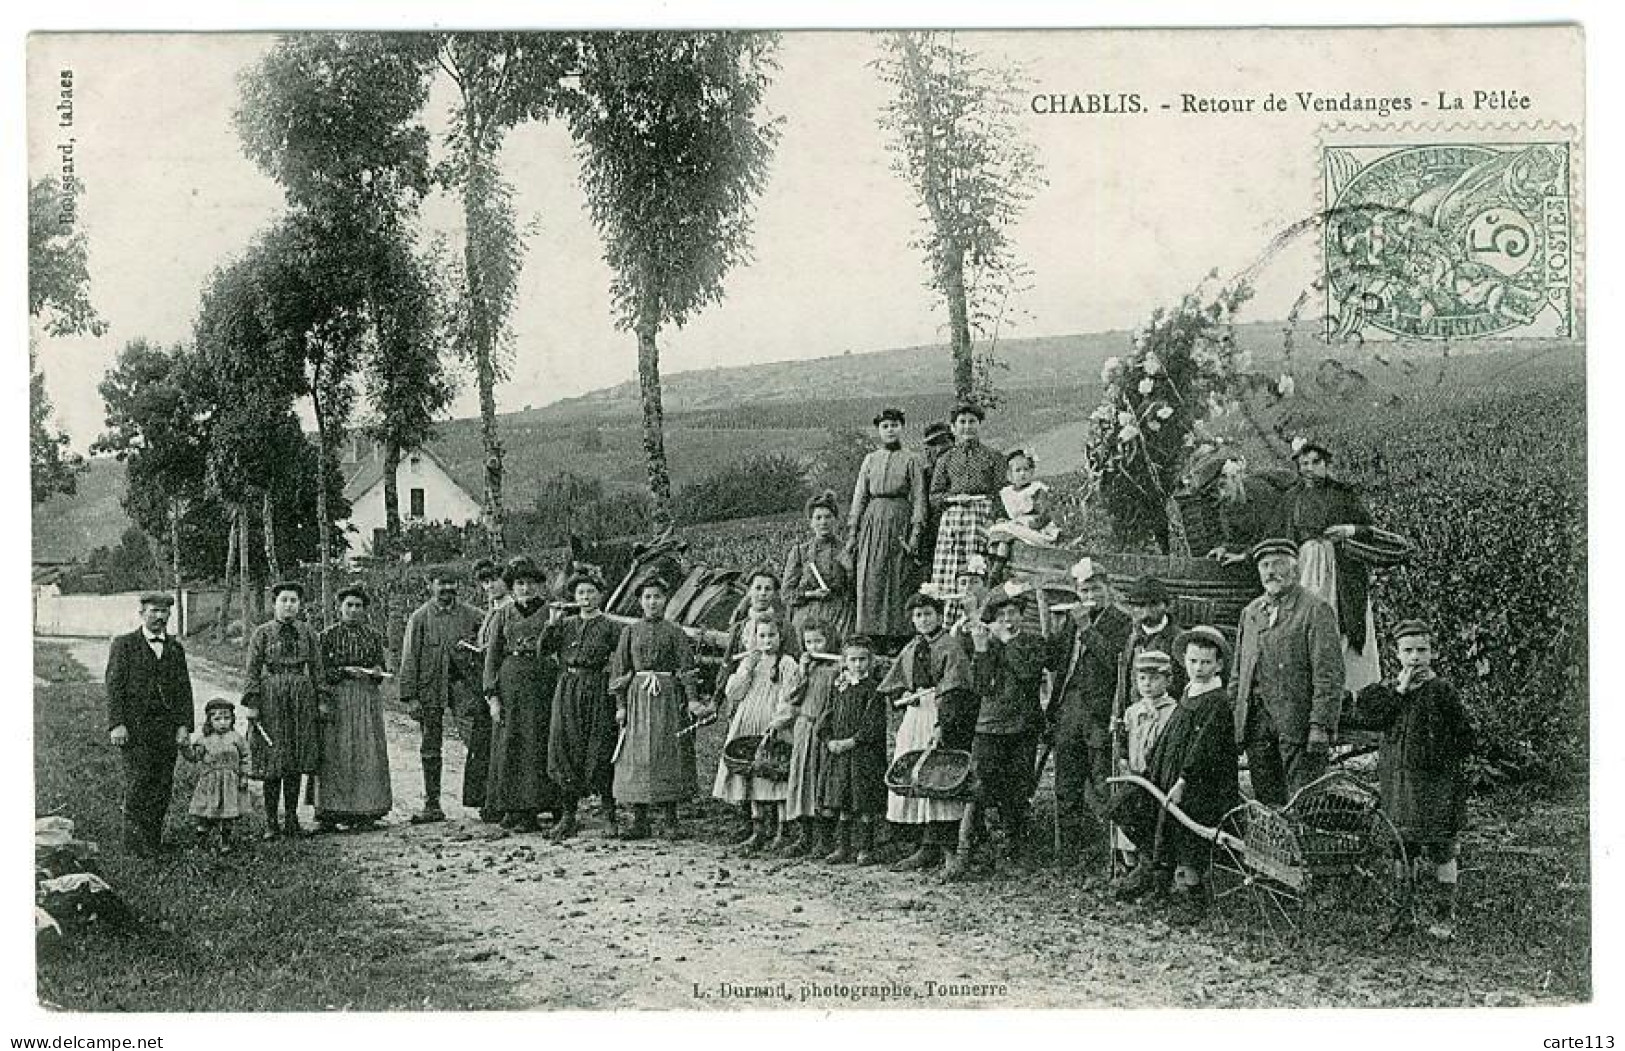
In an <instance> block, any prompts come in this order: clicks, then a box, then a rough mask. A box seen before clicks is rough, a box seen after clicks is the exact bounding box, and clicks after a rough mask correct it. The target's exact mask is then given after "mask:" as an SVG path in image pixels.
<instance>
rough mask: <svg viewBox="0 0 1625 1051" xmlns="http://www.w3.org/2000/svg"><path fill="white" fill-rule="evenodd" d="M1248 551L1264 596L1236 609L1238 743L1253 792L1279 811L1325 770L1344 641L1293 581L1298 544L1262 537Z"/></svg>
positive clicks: (1338, 707) (1322, 607)
mask: <svg viewBox="0 0 1625 1051" xmlns="http://www.w3.org/2000/svg"><path fill="white" fill-rule="evenodd" d="M1252 554H1253V561H1254V562H1255V563H1257V565H1258V577H1259V580H1260V582H1262V583H1263V585H1264V594H1262V595H1260V596H1258V597H1257V598H1255V599H1253V600H1252V601H1251V602H1249V603H1248V604H1247V608H1246V609H1244V610H1242V611H1241V638H1240V640H1239V642H1238V643H1237V646H1236V674H1235V677H1234V679H1233V682H1234V683H1235V688H1236V741H1237V742H1238V743H1239V744H1240V745H1242V746H1243V747H1244V748H1246V750H1247V769H1248V771H1249V773H1250V775H1251V777H1252V783H1253V795H1255V796H1257V797H1258V799H1259V801H1260V802H1264V803H1269V804H1271V805H1273V806H1282V805H1284V804H1285V803H1286V802H1287V800H1288V799H1289V798H1291V796H1292V794H1293V793H1295V792H1297V791H1298V789H1300V788H1302V787H1303V786H1304V785H1307V784H1308V783H1309V782H1311V781H1313V780H1314V779H1315V778H1317V777H1319V776H1320V775H1321V774H1323V773H1325V772H1326V750H1327V748H1328V746H1329V745H1330V744H1331V740H1332V738H1333V737H1335V736H1336V734H1337V722H1338V717H1339V715H1341V714H1342V710H1343V644H1342V639H1341V638H1340V637H1339V635H1338V632H1337V614H1336V613H1335V612H1334V611H1333V610H1332V607H1331V606H1330V605H1329V604H1328V603H1326V602H1324V601H1322V600H1321V599H1319V598H1316V597H1315V596H1314V595H1312V594H1310V593H1309V592H1308V591H1306V590H1305V589H1304V588H1303V585H1301V584H1299V583H1298V549H1297V545H1295V544H1293V543H1292V541H1290V540H1287V539H1284V538H1278V539H1271V540H1264V541H1261V542H1260V543H1259V544H1258V545H1257V546H1255V547H1254V548H1253V552H1252Z"/></svg>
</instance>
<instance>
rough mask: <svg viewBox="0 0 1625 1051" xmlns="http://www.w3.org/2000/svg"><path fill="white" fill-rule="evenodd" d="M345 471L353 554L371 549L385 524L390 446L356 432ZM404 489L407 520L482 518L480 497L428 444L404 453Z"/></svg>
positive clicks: (399, 473)
mask: <svg viewBox="0 0 1625 1051" xmlns="http://www.w3.org/2000/svg"><path fill="white" fill-rule="evenodd" d="M340 462H341V463H342V464H343V468H344V472H345V481H344V498H345V499H346V500H348V501H349V502H350V519H349V521H348V522H347V523H345V530H346V532H348V533H350V554H351V555H365V554H367V553H369V552H370V551H371V550H372V546H373V542H374V540H375V539H376V538H377V537H378V535H379V534H380V533H382V532H383V529H384V521H385V515H384V450H383V447H382V446H380V445H376V444H375V443H373V442H370V441H368V440H367V439H365V438H362V437H359V436H355V435H352V436H351V437H350V438H349V440H348V441H347V442H346V443H345V447H344V449H343V451H342V453H341V455H340ZM395 483H396V485H397V486H398V487H399V491H400V508H401V521H402V523H407V522H452V523H454V524H456V525H467V524H468V523H470V522H477V521H479V518H480V502H479V500H478V499H476V498H475V497H474V496H473V494H471V493H470V492H469V491H468V490H467V489H464V488H463V487H462V486H461V485H460V484H458V482H457V479H456V478H454V477H452V474H451V471H449V470H447V468H446V465H445V464H443V463H441V462H440V460H439V458H438V457H436V456H435V454H434V453H432V452H430V451H429V450H428V449H418V450H415V451H413V452H410V453H405V454H403V455H402V456H401V463H400V466H399V467H398V468H397V469H396V471H395Z"/></svg>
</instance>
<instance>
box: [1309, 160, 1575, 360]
mask: <svg viewBox="0 0 1625 1051" xmlns="http://www.w3.org/2000/svg"><path fill="white" fill-rule="evenodd" d="M1570 146H1571V144H1570V143H1568V142H1563V141H1556V140H1553V141H1533V140H1531V141H1514V142H1479V143H1475V142H1437V143H1426V142H1424V143H1407V144H1397V143H1391V142H1382V141H1379V140H1372V141H1366V142H1352V141H1351V142H1336V143H1328V144H1325V145H1323V147H1322V150H1321V176H1322V179H1323V180H1324V187H1323V192H1324V200H1325V201H1326V203H1327V206H1328V221H1327V222H1326V224H1325V227H1324V234H1323V238H1324V239H1323V244H1322V249H1323V255H1324V266H1325V277H1326V282H1325V284H1326V295H1327V307H1328V309H1327V316H1328V318H1330V319H1335V326H1336V333H1335V334H1336V335H1337V336H1339V337H1341V338H1345V339H1347V338H1354V337H1359V338H1363V339H1367V340H1370V339H1376V340H1395V339H1422V340H1454V339H1486V338H1526V337H1530V336H1546V337H1564V336H1570V335H1572V334H1573V328H1574V282H1573V276H1572V275H1573V269H1574V239H1573V221H1572V215H1571V206H1570V201H1571V193H1572V190H1571V186H1572V182H1571V157H1570Z"/></svg>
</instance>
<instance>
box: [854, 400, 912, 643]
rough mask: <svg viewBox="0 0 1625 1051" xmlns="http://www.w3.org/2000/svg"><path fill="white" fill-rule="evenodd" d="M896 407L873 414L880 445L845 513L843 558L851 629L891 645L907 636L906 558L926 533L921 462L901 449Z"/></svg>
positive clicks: (863, 470)
mask: <svg viewBox="0 0 1625 1051" xmlns="http://www.w3.org/2000/svg"><path fill="white" fill-rule="evenodd" d="M904 422H905V421H904V417H903V413H902V410H900V409H882V410H881V411H880V413H879V414H878V415H876V416H875V420H874V425H875V433H876V435H877V436H878V437H879V439H880V445H879V447H878V448H876V449H875V451H874V452H871V453H870V454H869V455H867V456H865V457H864V458H863V463H862V465H861V466H860V467H859V468H858V480H857V483H856V485H854V486H853V489H852V506H851V508H850V510H849V511H848V523H849V526H848V530H847V558H848V561H849V563H850V564H851V566H852V569H853V572H854V574H855V576H856V587H855V597H856V602H855V609H854V613H855V616H854V623H853V628H854V630H856V631H858V632H860V633H862V634H864V635H869V636H871V637H878V638H884V639H887V640H889V641H891V642H897V641H901V640H902V639H903V638H904V637H906V636H907V635H908V634H909V624H908V614H907V612H905V611H904V609H903V603H904V602H906V601H908V594H909V591H910V590H911V583H912V582H911V573H910V571H909V554H910V552H912V551H917V550H919V549H920V546H921V543H922V542H923V538H924V532H925V514H926V479H925V464H924V462H923V461H921V459H920V457H919V454H918V453H915V452H912V451H910V450H907V449H904V448H903V424H904Z"/></svg>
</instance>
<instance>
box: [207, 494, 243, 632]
mask: <svg viewBox="0 0 1625 1051" xmlns="http://www.w3.org/2000/svg"><path fill="white" fill-rule="evenodd" d="M236 562H237V515H236V512H233V513H232V516H231V529H230V530H229V531H228V532H227V534H226V572H225V579H224V584H225V594H224V595H221V596H220V623H219V624H217V625H215V628H216V630H215V633H214V640H215V641H216V642H225V641H226V628H227V627H229V626H230V624H231V600H232V599H233V598H235V597H236V596H235V595H233V594H232V590H231V582H232V573H231V571H232V569H233V567H234V566H235V565H236ZM244 623H247V621H246V620H245V621H244Z"/></svg>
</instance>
